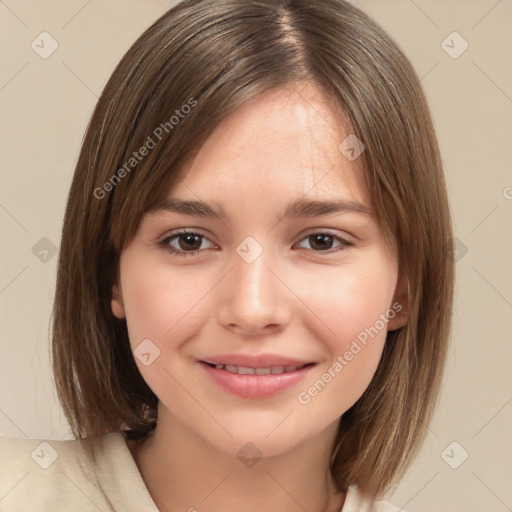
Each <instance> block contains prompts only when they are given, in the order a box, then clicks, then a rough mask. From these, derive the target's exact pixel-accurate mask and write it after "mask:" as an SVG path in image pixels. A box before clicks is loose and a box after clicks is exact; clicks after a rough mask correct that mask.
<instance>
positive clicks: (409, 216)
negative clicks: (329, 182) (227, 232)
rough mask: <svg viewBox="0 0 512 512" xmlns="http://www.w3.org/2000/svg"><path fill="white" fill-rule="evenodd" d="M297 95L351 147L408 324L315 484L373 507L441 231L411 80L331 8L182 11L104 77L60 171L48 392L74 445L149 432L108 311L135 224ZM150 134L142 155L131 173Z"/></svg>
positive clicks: (412, 425) (429, 380) (430, 136)
mask: <svg viewBox="0 0 512 512" xmlns="http://www.w3.org/2000/svg"><path fill="white" fill-rule="evenodd" d="M303 81H310V82H312V83H314V84H316V86H317V87H318V88H320V89H321V90H322V91H323V92H324V93H325V94H326V95H327V97H328V98H330V99H331V101H332V102H333V104H334V103H337V105H340V106H341V107H342V108H343V110H344V112H345V113H346V115H347V116H348V119H349V120H350V123H351V130H352V132H353V133H354V134H355V135H356V136H357V137H358V138H359V139H360V140H361V141H362V142H363V143H364V145H365V151H364V152H363V153H362V154H361V156H360V158H361V159H362V162H363V165H364V171H365V181H366V185H367V187H368V191H369V193H370V197H371V199H372V204H373V206H374V208H375V212H376V215H377V220H378V223H379V227H380V229H381V230H382V233H383V234H384V235H385V237H386V239H387V240H389V241H390V242H391V243H392V244H393V246H394V247H395V248H396V251H397V255H398V260H399V269H400V273H403V274H404V275H405V276H406V279H407V284H408V306H407V311H408V323H407V324H406V325H405V326H404V327H402V328H400V329H396V330H394V331H389V332H388V333H387V338H386V343H385V346H384V350H383V353H382V357H381V360H380V362H379V366H378V368H377V371H376V373H375V374H374V376H373V379H372V381H371V383H370V385H369V386H368V388H367V389H366V390H365V392H364V394H363V395H362V396H361V397H360V399H359V400H358V401H357V402H356V403H355V404H354V405H353V406H352V407H351V408H350V409H349V410H347V411H346V412H345V413H344V414H343V415H342V416H341V418H340V421H339V428H338V433H337V436H336V439H335V443H334V445H333V448H332V456H331V472H332V475H333V478H334V480H335V482H336V485H337V486H338V488H339V490H346V488H347V487H348V486H349V485H357V486H358V487H359V488H360V489H361V491H362V492H364V493H366V494H368V495H373V496H377V495H380V494H383V493H384V492H386V491H388V490H389V488H390V487H391V486H392V485H394V484H395V483H396V482H397V480H398V479H399V477H401V476H402V474H403V472H404V471H405V469H406V468H407V467H408V466H409V464H410V462H411V461H412V460H413V458H414V456H415V454H416V453H417V451H418V449H419V447H420V446H421V444H422V442H423V439H424V437H425V433H426V429H427V425H428V423H429V422H430V420H431V417H432V414H433V411H434V408H435V404H436V402H437V400H438V395H439V391H440V389H441V383H442V378H443V373H444V367H445V359H446V355H447V348H448V341H449V336H450V329H451V316H452V300H453V287H454V257H453V242H452V240H453V235H452V221H451V215H450V208H449V203H448V197H447V191H446V184H445V177H444V172H443V167H442V161H441V158H440V154H439V149H438V144H437V141H436V135H435V131H434V128H433V123H432V119H431V115H430V112H429V108H428V106H427V103H426V99H425V95H424V92H423V90H422V87H421V84H420V81H419V78H418V76H417V74H416V73H415V71H414V70H413V68H412V66H411V64H410V62H409V61H408V59H407V58H406V57H405V55H404V53H403V52H402V51H401V50H400V48H399V47H398V46H397V44H396V43H395V42H393V41H392V39H391V38H390V37H389V36H388V35H387V34H386V33H385V32H384V31H383V29H382V28H381V27H380V26H378V25H377V24H376V23H375V22H374V21H373V20H372V19H371V18H369V17H368V16H367V15H366V14H365V13H364V12H362V11H361V10H360V9H358V8H356V7H355V6H353V5H351V4H350V3H348V2H346V1H343V0H321V1H319V0H317V1H312V0H257V1H251V2H248V1H246V0H185V1H183V2H180V3H179V4H177V5H175V6H174V7H172V8H171V9H170V10H169V11H167V12H166V13H165V14H164V15H163V16H162V17H160V18H159V19H158V20H157V21H156V22H155V23H154V24H153V25H152V26H150V27H149V28H148V29H147V30H146V31H145V32H144V33H143V34H142V35H141V36H140V37H139V38H138V39H137V40H136V41H135V43H134V44H133V45H132V46H131V48H130V49H129V50H128V51H127V52H126V54H125V55H124V56H123V58H122V60H121V61H120V63H119V64H118V65H117V67H116V68H115V70H114V72H113V73H112V76H111V77H110V79H109V80H108V82H107V84H106V86H105V88H104V90H103V92H102V94H101V96H100V98H99V100H98V103H97V105H96V107H95V109H94V112H93V115H92V118H91V120H90V122H89V125H88V127H87V131H86V134H85V137H84V140H83V143H82V147H81V151H80V155H79V158H78V161H77V165H76V168H75V172H74V176H73V180H72V184H71V188H70V192H69V197H68V202H67V207H66V211H65V218H64V223H63V230H62V241H61V247H60V253H59V260H58V271H57V283H56V294H55V302H54V308H53V314H52V323H51V338H52V343H51V358H52V364H53V375H54V380H55V385H56V389H57V392H58V397H59V399H60V402H61V404H62V407H63V410H64V412H65V415H66V418H67V420H68V421H69V424H70V426H71V428H72V431H73V434H74V435H75V437H76V438H85V437H93V436H98V435H102V434H105V433H108V432H112V431H123V432H124V434H125V436H126V437H127V438H132V439H135V438H139V439H140V438H143V437H144V436H145V435H146V434H148V433H149V432H150V431H151V430H153V429H154V428H155V426H156V422H157V419H158V418H157V404H158V398H157V396H156V395H155V394H154V393H153V392H152V390H151V389H150V388H149V387H148V386H147V384H146V383H145V381H144V380H143V378H142V376H141V375H140V373H139V371H138V369H137V366H136V364H135V361H134V356H133V354H132V351H131V348H130V343H129V338H128V332H127V326H126V322H125V320H120V319H117V318H116V317H115V316H114V315H113V313H112V310H111V293H112V291H111V290H112V285H113V283H114V282H115V280H116V277H117V275H118V270H119V269H118V264H119V257H120V254H121V251H122V250H123V248H124V247H125V246H126V245H127V244H128V243H129V242H130V241H131V239H132V237H133V236H134V235H135V233H136V232H137V229H138V226H139V223H140V221H141V218H142V216H143V215H144V213H145V212H147V211H149V210H151V208H152V207H154V205H155V204H156V203H157V202H158V201H159V200H160V199H161V197H162V194H164V193H166V192H167V191H168V190H169V189H170V187H172V186H173V185H174V184H176V183H177V182H178V180H179V179H180V172H181V169H183V167H184V164H185V162H187V161H189V159H191V158H193V156H194V155H195V153H196V152H197V150H198V149H199V148H200V147H201V145H202V144H203V143H204V141H205V140H206V139H207V138H208V136H209V135H210V134H211V133H212V131H213V130H214V129H215V128H216V127H217V126H218V125H219V123H220V122H221V121H222V120H223V119H225V118H226V117H227V116H228V115H229V114H231V113H232V112H233V111H234V110H235V109H237V108H238V107H240V106H241V105H243V104H244V103H245V102H247V101H251V100H253V99H254V98H256V97H257V95H259V94H260V93H263V92H265V91H268V90H270V89H274V88H277V87H282V86H286V85H290V84H291V85H293V84H294V83H298V82H303ZM186 105H188V107H186V108H185V106H186ZM148 137H149V138H150V139H151V140H152V141H153V143H154V147H150V148H149V149H148V150H147V151H145V152H144V153H145V156H144V158H138V159H137V160H131V159H133V158H134V156H133V153H134V151H138V150H139V148H141V147H143V146H146V147H149V146H150V142H149V138H148ZM340 142H341V141H340Z"/></svg>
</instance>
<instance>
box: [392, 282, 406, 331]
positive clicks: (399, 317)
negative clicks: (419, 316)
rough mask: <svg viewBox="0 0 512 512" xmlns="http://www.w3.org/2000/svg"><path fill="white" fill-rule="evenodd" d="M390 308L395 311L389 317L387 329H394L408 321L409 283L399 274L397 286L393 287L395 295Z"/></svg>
mask: <svg viewBox="0 0 512 512" xmlns="http://www.w3.org/2000/svg"><path fill="white" fill-rule="evenodd" d="M393 305H394V307H393V308H392V309H393V310H394V311H395V313H396V314H395V316H394V317H393V318H390V320H389V322H388V331H394V330H396V329H400V328H401V327H404V326H405V325H407V322H408V321H409V283H408V281H407V279H406V278H405V276H400V279H399V281H398V284H397V287H396V289H395V296H394V298H393V302H392V306H393Z"/></svg>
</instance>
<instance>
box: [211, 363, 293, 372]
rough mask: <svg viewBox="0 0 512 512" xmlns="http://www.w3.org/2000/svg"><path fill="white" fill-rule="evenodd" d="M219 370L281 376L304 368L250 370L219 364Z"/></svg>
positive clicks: (275, 367)
mask: <svg viewBox="0 0 512 512" xmlns="http://www.w3.org/2000/svg"><path fill="white" fill-rule="evenodd" d="M215 368H217V370H226V371H227V372H230V373H238V375H280V374H282V373H288V372H294V371H295V370H298V369H299V368H302V366H271V367H270V368H249V367H246V366H234V365H230V364H221V363H217V364H216V365H215Z"/></svg>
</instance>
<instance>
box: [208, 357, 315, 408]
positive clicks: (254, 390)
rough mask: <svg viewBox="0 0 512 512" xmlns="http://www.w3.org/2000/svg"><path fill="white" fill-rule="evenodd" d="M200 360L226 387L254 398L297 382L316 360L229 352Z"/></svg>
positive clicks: (277, 391) (262, 396) (212, 377)
mask: <svg viewBox="0 0 512 512" xmlns="http://www.w3.org/2000/svg"><path fill="white" fill-rule="evenodd" d="M198 362H199V363H200V366H201V367H202V368H204V369H205V370H206V374H207V375H208V376H209V377H210V378H211V379H212V380H213V381H214V382H215V383H217V384H218V385H219V386H220V387H222V388H223V389H224V390H225V391H228V392H230V393H233V394H236V395H238V396H241V397H243V398H251V399H262V398H269V397H271V396H273V395H275V394H277V393H279V392H280V391H283V390H285V389H287V388H289V387H291V386H293V385H295V384H297V383H298V382H299V381H300V380H302V379H303V378H304V376H305V375H306V374H307V373H309V370H310V369H311V368H312V367H313V366H314V365H315V364H316V363H315V362H312V361H304V360H298V359H291V358H289V357H284V356H279V355H274V354H266V355H260V356H251V355H245V354H227V355H222V356H215V357H208V358H205V359H201V360H199V361H198Z"/></svg>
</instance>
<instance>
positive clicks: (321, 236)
mask: <svg viewBox="0 0 512 512" xmlns="http://www.w3.org/2000/svg"><path fill="white" fill-rule="evenodd" d="M305 240H307V241H310V246H311V248H312V249H313V251H314V252H327V251H328V250H329V249H332V246H333V244H334V243H335V242H338V245H337V246H336V247H337V248H335V249H334V250H329V254H330V253H333V252H338V251H343V250H345V249H346V248H347V247H351V246H353V245H354V244H353V243H351V242H349V241H347V240H345V239H343V238H340V237H339V236H336V235H332V234H330V233H324V232H320V231H319V232H316V233H310V234H309V235H307V236H306V237H305V238H303V239H302V240H301V242H303V241H305Z"/></svg>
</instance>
